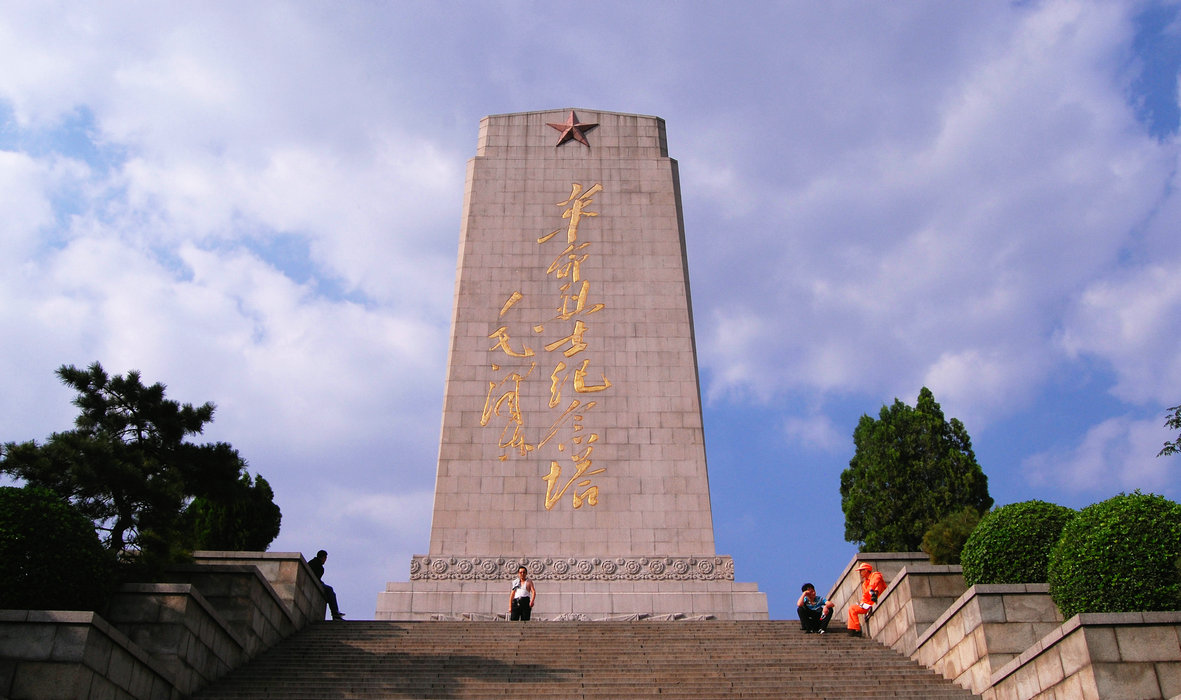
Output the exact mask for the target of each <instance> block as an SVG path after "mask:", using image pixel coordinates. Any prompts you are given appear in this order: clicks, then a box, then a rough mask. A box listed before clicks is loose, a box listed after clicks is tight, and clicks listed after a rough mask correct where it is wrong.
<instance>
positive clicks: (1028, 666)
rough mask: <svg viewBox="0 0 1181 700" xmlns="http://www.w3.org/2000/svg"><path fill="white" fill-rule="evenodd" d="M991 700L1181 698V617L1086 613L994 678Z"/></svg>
mask: <svg viewBox="0 0 1181 700" xmlns="http://www.w3.org/2000/svg"><path fill="white" fill-rule="evenodd" d="M991 680H992V686H991V687H990V688H989V689H988V690H986V691H985V692H983V693H982V694H981V695H982V697H983V698H984V700H1029V699H1031V698H1032V699H1034V700H1043V699H1049V698H1071V699H1072V700H1113V699H1116V698H1176V697H1178V696H1181V611H1179V612H1147V613H1083V614H1081V615H1076V616H1074V617H1072V618H1071V619H1070V620H1068V621H1067V622H1066V624H1064V625H1062V626H1061V627H1059V628H1057V629H1055V630H1054V631H1053V632H1051V633H1050V634H1047V635H1046V636H1044V637H1042V638H1041V639H1039V640H1038V641H1037V642H1036V643H1035V644H1033V645H1032V646H1030V647H1029V648H1028V649H1027V650H1025V651H1024V652H1022V653H1021V654H1020V655H1018V656H1017V657H1016V658H1014V659H1013V660H1012V661H1010V662H1009V663H1008V664H1006V665H1004V666H1003V667H1001V668H1000V669H999V670H997V672H996V673H994V674H993V676H992V679H991Z"/></svg>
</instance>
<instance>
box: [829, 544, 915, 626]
mask: <svg viewBox="0 0 1181 700" xmlns="http://www.w3.org/2000/svg"><path fill="white" fill-rule="evenodd" d="M928 561H930V560H929V559H928V558H927V555H926V554H923V553H922V552H863V553H861V554H857V555H856V556H854V557H853V559H852V560H851V561H850V562H849V563H848V564H847V565H846V566H845V570H844V571H842V572H841V575H840V576H839V577H837V582H836V583H835V584H834V585H833V587H832V588H831V589H829V591H828V599H829V600H831V601H832V603H833V605H835V606H836V607H834V608H833V614H834V615H836V619H835V620H834V621H833V623H832V628H833V629H840V628H843V627H844V626H845V620H846V618H847V616H848V614H849V606H850V605H851V604H852V603H853V602H854V601H856V600H860V599H861V575H860V574H858V573H857V567H858V566H859V565H860V564H861V563H862V562H869V563H870V564H872V565H873V568H875V569H877V570H878V571H881V572H882V576H883V577H885V579H886V583H887V584H889V583H891V582H893V581H894V579H895V578H897V577H898V574H899V573H900V572H901V571H902V569H904V568H905V567H907V566H909V565H913V564H920V563H925V562H928Z"/></svg>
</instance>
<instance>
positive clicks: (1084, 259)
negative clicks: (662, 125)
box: [0, 0, 1181, 618]
mask: <svg viewBox="0 0 1181 700" xmlns="http://www.w3.org/2000/svg"><path fill="white" fill-rule="evenodd" d="M0 66H3V69H0V255H2V259H3V264H2V265H0V329H2V330H0V361H2V362H3V365H2V366H3V370H2V371H0V441H11V440H15V441H23V440H29V439H38V440H42V439H44V438H45V437H46V436H48V435H49V434H50V433H51V432H53V431H56V430H64V429H68V428H69V427H71V423H72V420H73V417H74V415H75V409H74V408H73V406H71V405H70V400H71V398H72V395H71V394H70V392H68V391H67V390H66V389H65V388H64V387H63V386H61V385H60V384H59V383H58V382H57V380H56V378H55V377H54V374H53V372H54V370H55V368H57V367H58V366H59V365H62V364H75V365H79V366H82V365H86V364H89V363H91V362H93V361H95V360H98V361H100V362H102V364H103V365H104V367H106V368H107V369H108V370H109V371H110V372H112V373H123V372H126V371H127V370H130V369H139V370H141V371H142V372H143V375H144V379H145V380H146V381H148V382H155V381H161V382H164V383H165V384H166V385H167V386H168V393H169V396H170V397H171V398H173V399H176V400H179V401H182V402H192V403H201V402H204V401H212V402H214V403H215V404H217V407H218V408H217V413H216V415H215V422H214V423H213V424H212V425H211V426H210V428H209V429H208V430H207V431H206V434H205V436H204V437H203V438H202V439H207V440H225V441H228V442H230V443H232V444H233V445H234V446H235V447H236V448H238V450H239V451H240V452H241V453H242V454H243V456H244V457H246V459H247V460H248V461H249V463H250V470H251V471H252V472H254V473H260V474H262V475H263V476H265V477H266V478H267V479H268V480H269V481H270V483H271V484H272V486H273V487H274V488H275V492H276V500H277V501H278V503H279V505H280V506H281V507H282V509H283V531H282V534H281V535H280V536H279V538H278V540H276V542H275V543H274V544H273V545H272V547H271V549H272V550H273V551H300V552H304V553H305V554H307V555H310V554H311V553H313V552H314V551H315V550H316V549H318V548H321V547H323V548H326V549H328V550H330V552H331V553H332V557H331V558H330V560H329V564H328V569H329V573H328V576H327V577H326V578H327V579H328V580H329V581H330V582H331V583H333V584H334V585H335V587H336V590H337V591H338V592H339V593H340V595H341V599H342V603H341V604H342V608H343V609H344V610H345V612H346V613H348V614H349V617H350V618H367V617H372V615H373V613H374V608H375V604H376V598H377V594H378V592H379V591H380V590H381V589H382V588H383V586H384V583H385V582H386V581H391V580H401V581H404V580H406V579H407V577H408V575H409V570H408V569H409V562H410V557H411V555H412V554H415V553H425V552H426V549H427V543H428V534H429V529H430V519H431V503H432V497H433V488H434V474H435V458H436V451H437V442H438V434H439V425H440V418H441V405H442V391H443V378H444V362H445V355H446V348H447V337H448V334H449V332H450V329H449V323H450V313H451V304H452V291H453V285H454V272H455V263H456V253H457V244H458V235H459V225H460V209H461V205H462V195H463V185H464V171H465V167H466V161H467V160H468V159H469V158H471V157H472V156H473V155H474V154H475V147H476V130H477V126H478V122H479V119H480V118H481V117H482V116H484V115H488V114H498V113H506V112H520V111H534V110H543V109H563V108H570V107H575V108H584V109H589V110H607V111H616V112H629V113H639V114H651V115H657V116H660V117H663V118H664V119H665V120H666V121H667V125H668V144H669V153H670V155H671V156H672V157H673V158H675V159H677V160H678V161H679V163H680V172H681V178H682V194H683V197H684V211H685V226H686V234H687V240H688V252H689V268H690V275H691V280H692V289H693V294H694V298H693V305H694V311H695V313H696V330H697V333H698V336H697V347H698V353H699V358H700V363H701V379H702V392H703V401H704V407H705V408H704V411H705V428H706V445H707V451H708V457H709V466H710V484H711V488H712V497H713V512H714V527H715V530H716V535H717V545H718V552H719V553H721V554H729V555H731V556H733V557H734V559H735V563H736V568H737V578H738V579H739V580H741V581H755V582H757V583H758V584H759V587H760V589H761V590H763V591H766V592H767V593H768V597H769V600H770V606H771V613H772V617H775V618H785V617H792V616H794V609H793V608H792V601H793V600H794V596H795V595H797V594H798V591H799V584H800V583H801V581H803V580H805V579H810V580H813V581H814V582H816V583H817V584H818V587H820V588H827V587H828V586H829V585H830V584H831V583H832V581H833V580H834V578H835V577H836V575H837V574H838V573H839V572H840V570H841V568H842V567H843V566H844V565H845V563H846V562H848V560H849V559H850V557H852V555H853V554H854V553H855V551H856V547H855V546H854V545H853V544H850V543H847V542H845V541H844V537H843V535H844V516H843V514H842V512H841V508H840V494H839V491H838V487H839V475H840V472H841V471H842V470H843V469H844V468H845V467H847V466H848V462H849V459H850V457H851V456H852V451H853V447H852V431H853V428H854V426H855V425H856V422H857V419H858V418H859V417H860V416H861V415H862V414H864V413H868V414H871V415H876V414H877V411H878V410H879V409H880V408H881V406H882V405H883V404H886V403H891V402H892V401H893V400H894V398H895V397H898V398H901V399H902V400H904V401H906V402H907V403H909V404H912V405H913V404H914V401H915V398H916V397H917V395H918V392H919V389H920V388H921V387H922V386H924V385H925V386H929V387H930V388H931V389H932V391H933V392H934V393H935V397H936V399H937V400H938V401H939V402H940V403H941V404H942V406H943V408H944V411H945V412H946V414H947V415H948V417H952V416H954V417H958V418H960V419H961V420H963V421H964V423H965V425H966V426H967V429H968V431H969V433H970V434H971V436H972V439H973V443H974V447H975V449H976V453H977V456H978V458H979V461H980V463H981V465H982V467H983V468H984V471H985V473H986V474H987V475H988V477H989V485H990V490H991V493H992V496H993V497H994V498H995V499H996V502H997V504H998V505H1000V504H1005V503H1012V502H1015V501H1022V500H1027V499H1032V498H1040V499H1043V500H1048V501H1053V502H1056V503H1060V504H1062V505H1067V506H1071V507H1082V506H1085V505H1088V504H1090V503H1094V502H1096V501H1100V500H1104V499H1106V498H1108V497H1110V496H1113V495H1115V494H1117V493H1119V492H1121V491H1130V490H1133V489H1141V490H1144V491H1151V492H1155V493H1160V494H1164V495H1166V496H1168V497H1169V498H1172V499H1174V500H1178V499H1181V458H1178V457H1171V458H1160V459H1158V458H1156V456H1155V455H1156V453H1157V451H1158V450H1159V449H1160V446H1161V444H1162V443H1163V442H1164V441H1165V440H1167V439H1170V438H1175V437H1176V435H1175V434H1172V435H1171V434H1170V433H1169V431H1167V430H1165V428H1164V427H1163V422H1164V418H1165V415H1166V409H1167V408H1168V407H1169V406H1173V405H1176V404H1178V403H1181V247H1179V246H1178V240H1179V236H1178V228H1179V224H1181V187H1179V185H1181V176H1179V173H1178V165H1179V164H1181V147H1179V145H1181V142H1179V140H1178V120H1179V113H1181V112H1179V107H1178V75H1179V71H1181V12H1179V5H1178V4H1177V3H1176V2H1163V1H1162V2H1147V3H1138V2H1097V3H1089V2H1054V1H1050V2H1019V3H1002V2H977V3H947V2H941V1H934V2H917V1H913V2H912V1H905V2H891V3H879V2H824V3H820V2H747V3H722V2H659V1H656V2H645V3H635V2H613V1H604V2H598V3H590V4H588V3H561V2H497V3H494V2H446V1H439V2H298V3H296V2H290V3H271V2H263V1H261V0H260V1H253V2H249V3H240V2H224V3H219V2H200V3H151V2H144V3H133V2H112V3H81V2H80V3H66V4H60V3H52V2H44V1H42V0H36V1H32V2H27V3H26V2H9V1H5V2H0Z"/></svg>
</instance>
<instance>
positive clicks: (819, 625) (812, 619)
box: [796, 583, 835, 634]
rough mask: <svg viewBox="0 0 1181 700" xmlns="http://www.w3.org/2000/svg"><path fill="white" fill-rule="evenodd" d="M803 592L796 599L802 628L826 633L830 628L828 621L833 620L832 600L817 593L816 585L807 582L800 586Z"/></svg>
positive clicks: (811, 631)
mask: <svg viewBox="0 0 1181 700" xmlns="http://www.w3.org/2000/svg"><path fill="white" fill-rule="evenodd" d="M800 590H801V591H802V592H803V594H802V595H801V596H800V599H799V600H797V601H796V614H798V615H799V616H800V628H801V629H803V630H804V632H806V633H809V634H811V633H813V632H816V633H819V634H824V633H825V632H826V631H827V630H828V623H829V621H830V620H832V609H833V608H834V607H835V606H834V605H833V603H832V602H831V601H829V600H828V599H827V598H825V597H824V596H822V595H816V587H815V586H813V585H812V584H810V583H805V584H804V585H803V586H801V587H800Z"/></svg>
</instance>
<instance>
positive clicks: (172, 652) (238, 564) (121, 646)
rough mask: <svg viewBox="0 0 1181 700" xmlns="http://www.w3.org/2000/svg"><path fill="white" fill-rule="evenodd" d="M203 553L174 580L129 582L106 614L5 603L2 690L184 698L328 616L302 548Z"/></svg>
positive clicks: (119, 698)
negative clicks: (7, 607)
mask: <svg viewBox="0 0 1181 700" xmlns="http://www.w3.org/2000/svg"><path fill="white" fill-rule="evenodd" d="M200 554H202V555H212V556H198V557H197V561H198V562H199V563H198V564H196V565H193V566H188V567H180V568H178V569H176V570H173V571H172V572H171V576H172V578H173V582H172V583H163V584H134V585H129V586H124V587H123V588H122V589H121V590H119V591H118V592H117V593H116V594H115V595H114V597H113V599H112V601H111V603H110V605H109V606H108V610H106V611H104V613H103V616H100V615H97V614H95V613H92V612H58V611H37V610H0V698H6V699H10V700H84V699H87V698H102V699H103V700H181V699H182V698H184V697H188V696H189V695H191V694H192V693H193V692H196V691H197V690H199V689H200V688H201V687H204V686H205V685H207V684H208V683H209V682H210V681H212V680H214V679H216V678H218V677H220V676H221V675H224V674H225V673H226V672H228V671H229V670H231V669H232V668H234V667H236V666H238V665H240V664H242V663H244V662H245V661H247V660H248V659H249V658H251V657H252V656H254V655H256V654H257V653H260V652H261V651H263V650H265V649H266V648H268V647H270V646H271V645H273V644H274V643H276V642H277V641H279V640H280V639H282V638H283V637H285V636H287V635H290V634H293V633H294V632H296V631H297V630H299V629H301V628H302V627H304V626H306V625H307V624H309V623H310V622H313V621H317V620H323V619H324V609H325V600H324V594H323V588H322V587H321V586H320V583H319V582H318V581H317V580H316V579H315V576H314V575H313V574H312V573H311V569H310V568H309V567H308V565H307V562H305V561H304V560H303V557H302V555H300V554H299V553H263V552H248V553H237V552H216V553H200ZM200 562H207V563H205V564H202V563H200ZM255 562H259V563H261V564H262V566H261V567H259V566H257V565H256V564H255ZM268 577H273V578H268Z"/></svg>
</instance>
